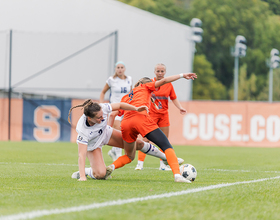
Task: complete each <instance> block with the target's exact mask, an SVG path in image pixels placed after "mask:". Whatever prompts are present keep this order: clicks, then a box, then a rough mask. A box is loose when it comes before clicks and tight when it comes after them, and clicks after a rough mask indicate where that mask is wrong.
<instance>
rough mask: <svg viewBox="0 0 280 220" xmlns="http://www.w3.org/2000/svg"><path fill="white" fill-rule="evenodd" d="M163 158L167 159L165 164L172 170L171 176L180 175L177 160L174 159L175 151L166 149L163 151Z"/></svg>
mask: <svg viewBox="0 0 280 220" xmlns="http://www.w3.org/2000/svg"><path fill="white" fill-rule="evenodd" d="M164 153H165V156H166V159H167V162H168V164H169V166H170V168H171V169H172V172H173V174H174V175H175V174H180V169H179V164H178V159H177V157H176V154H175V151H174V149H172V148H168V149H166V150H165V152H164Z"/></svg>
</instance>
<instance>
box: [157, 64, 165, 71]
mask: <svg viewBox="0 0 280 220" xmlns="http://www.w3.org/2000/svg"><path fill="white" fill-rule="evenodd" d="M157 66H164V68H165V71H166V66H165V65H164V64H163V63H158V64H157V65H155V70H156V68H157Z"/></svg>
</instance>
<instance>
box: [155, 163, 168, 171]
mask: <svg viewBox="0 0 280 220" xmlns="http://www.w3.org/2000/svg"><path fill="white" fill-rule="evenodd" d="M158 169H159V170H164V171H170V170H171V168H170V166H168V165H165V164H162V165H160V167H159V168H158Z"/></svg>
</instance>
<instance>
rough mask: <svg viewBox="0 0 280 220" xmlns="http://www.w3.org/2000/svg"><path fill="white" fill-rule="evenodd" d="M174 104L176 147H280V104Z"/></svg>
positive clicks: (172, 132)
mask: <svg viewBox="0 0 280 220" xmlns="http://www.w3.org/2000/svg"><path fill="white" fill-rule="evenodd" d="M181 104H182V106H183V107H184V108H185V109H186V110H187V114H186V115H184V116H182V115H180V113H179V111H178V109H177V108H176V107H175V106H174V105H173V104H172V103H170V105H169V108H170V111H169V113H170V122H171V126H170V138H169V139H170V142H171V143H172V144H176V145H209V146H248V147H280V112H279V109H280V103H267V102H237V103H235V102H222V101H219V102H211V101H209V102H207V101H192V102H183V103H181Z"/></svg>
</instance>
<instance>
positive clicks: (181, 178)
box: [174, 176, 191, 183]
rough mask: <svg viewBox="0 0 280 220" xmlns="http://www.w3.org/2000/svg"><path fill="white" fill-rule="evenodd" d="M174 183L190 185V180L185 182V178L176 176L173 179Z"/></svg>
mask: <svg viewBox="0 0 280 220" xmlns="http://www.w3.org/2000/svg"><path fill="white" fill-rule="evenodd" d="M174 181H175V182H176V183H191V181H190V180H187V179H186V178H184V177H183V176H178V177H176V178H175V179H174Z"/></svg>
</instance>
